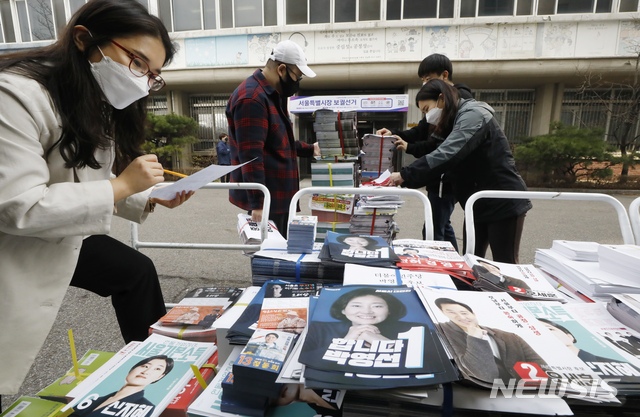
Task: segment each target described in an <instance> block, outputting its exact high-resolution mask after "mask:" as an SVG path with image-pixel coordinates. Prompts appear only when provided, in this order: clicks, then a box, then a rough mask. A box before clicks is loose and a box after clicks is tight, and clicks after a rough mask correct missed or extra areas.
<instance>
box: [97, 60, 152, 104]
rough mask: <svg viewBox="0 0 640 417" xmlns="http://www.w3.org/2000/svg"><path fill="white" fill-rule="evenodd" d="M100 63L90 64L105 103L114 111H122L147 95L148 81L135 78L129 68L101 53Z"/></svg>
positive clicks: (145, 77) (144, 78) (145, 78)
mask: <svg viewBox="0 0 640 417" xmlns="http://www.w3.org/2000/svg"><path fill="white" fill-rule="evenodd" d="M98 50H100V53H101V54H102V60H101V61H100V62H90V63H89V64H90V65H91V72H92V73H93V76H94V77H95V79H96V81H97V82H98V85H100V88H101V89H102V93H103V94H104V96H105V97H106V98H107V101H108V102H109V103H110V104H111V105H112V106H113V107H115V108H116V109H118V110H122V109H124V108H125V107H127V106H129V105H130V104H131V103H133V102H135V101H138V100H140V99H141V98H142V97H146V96H148V95H149V89H150V87H149V79H148V77H147V76H146V75H145V76H144V77H136V76H135V75H133V73H132V72H131V71H130V70H129V67H128V66H126V65H122V64H120V63H118V62H115V61H114V60H112V59H111V58H109V57H108V56H105V55H104V54H103V53H102V50H101V49H100V48H98Z"/></svg>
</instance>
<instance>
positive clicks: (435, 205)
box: [422, 191, 458, 251]
mask: <svg viewBox="0 0 640 417" xmlns="http://www.w3.org/2000/svg"><path fill="white" fill-rule="evenodd" d="M427 197H428V198H429V202H430V203H431V212H432V215H431V216H432V217H433V239H434V240H443V241H449V242H451V244H452V245H453V247H454V248H455V249H456V251H457V250H458V242H457V241H456V233H455V231H454V230H453V226H451V213H453V209H454V208H455V206H456V198H455V197H454V196H453V194H443V195H442V197H440V196H438V193H437V192H431V191H427ZM425 237H426V231H425V228H424V227H423V228H422V239H425Z"/></svg>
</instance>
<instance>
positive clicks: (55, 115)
mask: <svg viewBox="0 0 640 417" xmlns="http://www.w3.org/2000/svg"><path fill="white" fill-rule="evenodd" d="M174 53H175V49H174V46H173V45H172V43H171V40H170V39H169V36H168V33H167V31H166V29H165V27H164V25H163V24H162V22H161V21H160V20H159V19H158V18H157V17H154V16H151V15H149V13H148V12H147V10H146V9H145V8H144V7H143V6H141V5H140V4H139V3H137V2H136V1H134V0H90V1H89V2H88V3H87V4H85V5H84V6H83V7H82V8H81V9H79V10H78V12H77V13H76V14H75V15H74V16H73V17H72V18H71V20H70V22H69V24H68V26H67V27H66V29H65V30H64V31H62V33H61V35H60V38H59V40H58V41H57V42H55V43H54V44H52V45H50V46H46V47H43V48H38V49H32V50H27V51H23V52H19V53H15V54H9V55H3V56H2V57H0V346H1V348H0V352H1V354H0V394H15V393H17V391H18V389H19V387H20V385H21V383H22V381H23V380H24V378H25V376H26V374H27V372H28V371H29V368H30V366H31V364H32V363H33V360H34V359H35V356H36V354H37V353H38V351H39V349H40V347H41V346H42V344H43V342H44V340H45V338H46V336H47V334H48V332H49V330H50V329H51V326H52V325H53V321H54V320H55V317H56V314H57V312H58V309H59V307H60V304H61V302H62V299H63V297H64V295H65V292H66V290H67V287H68V285H69V284H71V285H74V286H77V287H80V288H85V289H87V290H90V291H93V292H95V293H97V294H100V295H101V296H111V297H112V303H113V306H114V308H115V311H116V316H117V318H118V322H119V325H120V328H121V331H122V335H123V337H124V339H125V341H126V342H129V341H131V340H141V339H144V338H145V337H146V335H147V334H148V327H149V325H150V324H152V323H153V322H155V321H156V320H157V319H158V318H159V317H161V316H162V315H163V314H165V313H166V311H165V308H164V300H163V298H162V292H161V290H160V284H159V281H158V276H157V273H156V271H155V268H154V266H153V263H152V262H151V260H149V259H148V258H147V257H146V256H144V255H142V254H140V253H139V252H137V251H135V250H133V249H132V248H130V247H128V246H127V245H124V244H123V243H121V242H118V241H117V240H115V239H112V238H110V237H108V236H106V234H108V233H109V228H110V225H111V219H112V217H113V215H114V214H117V215H118V216H121V217H124V218H126V219H129V220H133V221H137V222H141V221H143V220H144V219H145V217H146V216H147V214H148V213H149V212H151V211H153V207H154V206H155V204H156V203H158V204H161V205H164V206H166V207H169V208H173V207H176V206H178V205H180V204H182V203H183V202H184V201H186V200H187V199H188V198H189V197H190V195H191V193H188V194H186V193H182V194H177V195H176V197H175V198H174V199H173V200H162V201H151V200H150V199H149V198H148V195H149V192H150V191H149V190H150V188H151V187H153V186H154V185H155V184H158V183H160V182H162V181H163V170H162V166H161V165H160V163H158V160H157V158H156V156H155V155H143V154H142V152H141V150H140V145H141V144H142V142H143V141H144V121H145V118H146V99H145V97H146V96H147V95H148V94H149V91H150V90H158V89H160V88H162V87H163V86H164V81H163V80H162V78H161V77H160V75H159V74H160V71H161V69H162V67H163V66H164V65H165V64H167V63H168V62H169V61H170V60H171V58H172V57H173V55H174Z"/></svg>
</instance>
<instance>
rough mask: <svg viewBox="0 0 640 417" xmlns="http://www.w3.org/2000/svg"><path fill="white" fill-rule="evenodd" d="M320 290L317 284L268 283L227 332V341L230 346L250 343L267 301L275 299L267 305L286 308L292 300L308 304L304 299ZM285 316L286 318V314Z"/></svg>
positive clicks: (279, 281) (320, 286)
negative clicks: (277, 305) (289, 300)
mask: <svg viewBox="0 0 640 417" xmlns="http://www.w3.org/2000/svg"><path fill="white" fill-rule="evenodd" d="M320 288H322V284H316V283H292V282H287V281H282V280H274V281H269V282H266V283H265V284H264V285H263V286H262V288H260V291H259V292H258V293H257V294H256V295H255V297H253V299H252V300H251V302H250V303H249V305H248V306H247V308H246V309H245V310H244V311H243V312H242V314H241V315H240V317H239V318H238V320H236V322H235V323H234V324H233V325H232V326H231V328H230V329H229V331H228V332H227V340H228V341H229V343H230V344H236V345H244V344H246V343H247V342H248V341H249V339H250V338H251V336H252V335H253V332H254V331H255V330H256V329H258V328H259V327H260V325H259V321H260V312H261V310H262V305H263V303H264V302H265V301H266V300H269V299H274V300H271V304H270V303H269V302H267V305H272V303H277V304H278V303H280V304H282V305H283V306H285V305H287V303H288V301H287V299H292V298H293V299H300V300H302V301H304V302H305V303H306V301H305V300H304V299H305V298H308V297H310V296H312V295H315V294H317V292H318V291H319V289H320ZM305 305H306V307H304V308H305V309H306V308H308V304H305ZM297 308H300V307H297ZM297 312H298V315H299V316H302V314H301V312H300V310H297ZM283 315H284V316H286V312H285V313H284V314H283ZM300 318H302V317H300Z"/></svg>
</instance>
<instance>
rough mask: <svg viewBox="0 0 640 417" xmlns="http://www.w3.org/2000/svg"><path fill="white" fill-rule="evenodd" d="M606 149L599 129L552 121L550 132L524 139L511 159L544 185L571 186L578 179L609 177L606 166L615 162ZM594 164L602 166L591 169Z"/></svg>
mask: <svg viewBox="0 0 640 417" xmlns="http://www.w3.org/2000/svg"><path fill="white" fill-rule="evenodd" d="M606 147H607V145H606V143H605V141H604V138H603V130H602V129H599V128H595V129H580V128H579V127H578V126H564V125H563V124H562V123H560V122H553V123H551V126H550V133H548V134H546V135H539V136H533V137H528V138H525V139H523V141H522V143H521V144H519V145H516V149H515V158H516V160H517V161H518V163H520V164H525V165H526V166H528V167H532V169H534V170H536V171H537V172H538V173H540V174H541V175H542V181H543V182H544V183H553V182H556V183H559V182H564V183H569V184H573V183H575V182H576V180H577V179H578V178H580V177H587V178H589V179H595V180H598V179H604V178H608V177H611V176H612V174H613V173H612V170H611V168H610V167H611V165H613V164H615V163H618V162H619V159H616V158H614V157H613V155H611V154H610V153H609V152H607V150H606ZM594 162H600V163H602V164H598V166H597V167H594V166H593V163H594Z"/></svg>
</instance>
